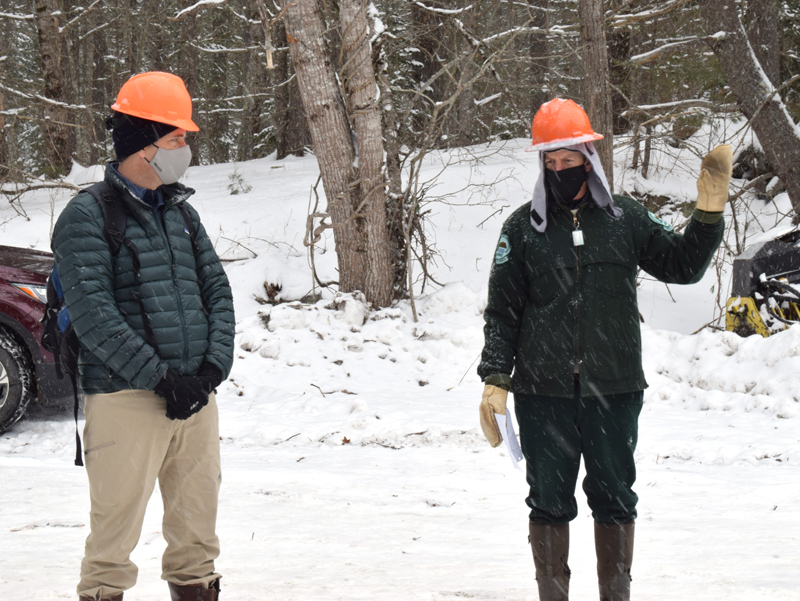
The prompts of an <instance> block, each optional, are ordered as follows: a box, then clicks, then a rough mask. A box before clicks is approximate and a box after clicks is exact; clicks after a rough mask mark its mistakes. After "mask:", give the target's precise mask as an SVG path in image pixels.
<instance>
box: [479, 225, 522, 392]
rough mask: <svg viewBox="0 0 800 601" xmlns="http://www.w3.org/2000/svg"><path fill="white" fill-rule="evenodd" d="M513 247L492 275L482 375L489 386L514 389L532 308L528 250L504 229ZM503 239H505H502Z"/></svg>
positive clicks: (485, 313) (484, 334)
mask: <svg viewBox="0 0 800 601" xmlns="http://www.w3.org/2000/svg"><path fill="white" fill-rule="evenodd" d="M503 235H504V236H506V237H507V238H508V241H509V243H510V253H509V254H508V255H507V260H506V261H502V258H501V259H500V260H499V261H500V262H498V259H497V258H495V259H494V262H493V264H492V271H491V274H490V275H489V302H488V304H487V306H486V310H485V311H484V313H483V318H484V321H485V325H484V327H483V336H484V344H483V353H482V355H481V362H480V364H479V365H478V375H479V376H480V377H481V380H484V381H485V382H486V383H487V384H492V385H494V386H498V387H500V388H506V389H510V387H511V379H510V376H511V373H512V371H513V370H514V356H515V355H516V353H517V339H518V338H519V331H520V328H521V324H522V317H523V315H524V313H525V308H526V306H527V304H528V295H527V292H528V285H527V276H526V275H525V249H524V245H522V244H521V243H520V242H519V240H520V239H521V238H522V236H519V235H515V233H514V228H512V227H508V222H507V223H506V227H504V228H503ZM501 239H502V236H501Z"/></svg>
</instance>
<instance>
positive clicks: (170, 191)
mask: <svg viewBox="0 0 800 601" xmlns="http://www.w3.org/2000/svg"><path fill="white" fill-rule="evenodd" d="M105 179H106V181H107V182H108V183H109V184H111V186H112V187H113V188H114V189H115V190H116V191H117V193H118V194H120V195H121V196H122V198H123V199H124V200H125V201H126V202H127V203H128V204H131V203H132V204H134V205H135V206H141V207H149V206H150V205H148V204H147V203H146V202H145V201H143V200H142V198H141V196H140V194H141V190H142V188H139V187H138V186H136V185H135V184H133V183H131V182H129V181H128V180H127V179H125V178H124V177H122V176H121V175H120V174H119V172H118V171H117V170H116V168H115V167H114V166H112V163H111V162H109V163H108V164H106V173H105ZM158 191H159V192H161V197H162V198H163V199H164V204H166V205H167V206H168V207H169V206H172V205H176V204H179V203H182V202H185V201H186V199H188V198H189V197H190V196H191V195H192V194H194V193H195V190H194V188H189V187H187V186H184V185H183V184H180V183H175V184H169V185H162V186H159V188H158Z"/></svg>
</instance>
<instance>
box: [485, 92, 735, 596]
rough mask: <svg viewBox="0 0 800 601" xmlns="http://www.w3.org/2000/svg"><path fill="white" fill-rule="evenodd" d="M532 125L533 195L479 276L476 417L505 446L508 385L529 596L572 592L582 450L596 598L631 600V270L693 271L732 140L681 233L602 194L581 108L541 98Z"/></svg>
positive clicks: (718, 153)
mask: <svg viewBox="0 0 800 601" xmlns="http://www.w3.org/2000/svg"><path fill="white" fill-rule="evenodd" d="M532 134H533V148H532V149H533V150H538V151H539V154H540V161H541V162H540V176H539V179H538V181H537V182H536V185H535V187H534V196H533V201H532V202H531V204H529V205H528V204H526V205H525V206H523V207H520V208H519V209H518V210H517V211H515V212H514V213H513V214H512V215H511V216H510V217H509V218H508V220H507V221H506V222H505V224H504V225H503V230H502V234H501V236H500V241H499V243H498V246H497V250H496V252H495V258H494V264H493V266H492V271H491V275H490V279H489V302H488V306H487V308H486V311H485V314H484V318H485V322H486V325H485V327H484V336H485V345H484V348H483V355H482V359H481V363H480V365H479V367H478V374H479V375H480V376H481V379H482V380H483V381H484V383H485V389H484V393H483V398H482V400H481V405H480V419H481V426H482V429H483V431H484V434H485V435H486V438H487V439H488V440H489V442H490V443H491V444H492V446H497V445H499V444H500V443H501V442H502V434H501V432H500V430H499V428H498V426H497V421H496V418H495V417H494V414H505V413H506V398H507V395H508V392H509V391H513V392H514V406H515V413H516V416H517V420H518V422H519V428H520V438H521V446H522V452H523V455H524V457H525V461H526V471H527V480H528V484H529V486H530V493H529V495H528V498H527V499H526V503H527V505H528V506H529V507H530V509H531V511H530V524H529V534H530V542H531V547H532V551H533V559H534V566H535V568H536V580H537V584H538V588H539V598H540V599H541V600H542V601H563V600H566V599H568V595H569V577H570V569H569V567H568V563H567V561H568V555H569V522H570V521H571V520H573V519H574V518H575V517H576V516H577V511H578V509H577V503H576V500H575V486H576V484H577V478H578V469H579V466H580V458H581V455H583V458H584V464H585V467H586V478H585V480H584V481H583V489H584V492H585V493H586V496H587V500H588V503H589V507H590V508H591V510H592V515H593V517H594V520H595V546H596V553H597V573H598V581H599V588H600V599H601V601H627V600H628V599H629V598H630V582H631V577H630V569H631V562H632V558H633V534H634V520H635V519H636V502H637V500H638V497H637V496H636V493H634V492H633V489H632V486H633V483H634V480H635V478H636V468H635V465H634V459H633V454H634V450H635V449H636V441H637V435H638V417H639V413H640V411H641V408H642V400H643V394H644V393H643V391H644V388H646V387H647V383H646V382H645V378H644V373H643V371H642V345H641V333H640V328H639V310H638V306H637V301H636V272H637V269H638V268H641V269H643V270H645V271H646V272H648V273H649V274H651V275H652V276H654V277H656V278H658V279H659V280H661V281H664V282H668V283H675V284H690V283H693V282H697V281H698V280H699V279H700V278H701V277H702V275H703V273H704V272H705V270H706V268H707V267H708V265H709V263H710V262H711V259H712V257H713V255H714V252H715V251H716V249H717V247H718V246H719V244H720V241H721V239H722V234H723V230H724V223H723V220H722V212H723V210H724V207H725V202H726V201H727V197H728V186H729V181H730V175H731V162H732V161H731V149H730V146H720V147H718V148H716V149H715V150H714V151H712V152H711V153H710V154H709V155H708V156H707V157H706V158H705V159H704V161H703V166H702V171H701V175H700V179H699V180H698V185H697V187H698V196H697V208H696V209H695V211H694V213H693V215H692V218H691V220H690V221H689V224H688V226H687V227H686V230H685V231H684V232H683V235H681V234H678V233H676V232H674V231H673V229H672V227H671V226H670V225H669V224H667V223H666V222H664V221H662V220H661V219H659V218H658V217H656V216H655V215H653V214H652V213H650V212H649V211H648V210H647V209H645V208H644V207H643V206H641V205H640V204H639V203H637V202H636V201H634V200H633V199H630V198H626V197H623V196H612V195H611V193H610V191H609V186H608V183H607V181H606V178H605V175H604V173H603V169H602V166H601V164H600V161H599V159H598V156H597V153H596V151H595V149H594V146H593V145H592V141H593V140H597V139H600V138H602V136H601V135H599V134H596V133H595V132H594V131H592V128H591V124H590V123H589V118H588V117H587V116H586V113H585V112H584V111H583V109H581V108H580V107H579V106H578V105H577V104H575V103H574V102H572V101H570V100H562V99H555V100H552V101H551V102H548V103H545V104H543V105H542V107H541V108H540V109H539V111H538V112H537V114H536V116H535V117H534V121H533V126H532Z"/></svg>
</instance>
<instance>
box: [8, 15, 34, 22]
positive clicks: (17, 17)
mask: <svg viewBox="0 0 800 601" xmlns="http://www.w3.org/2000/svg"><path fill="white" fill-rule="evenodd" d="M0 19H15V20H17V21H33V19H34V16H33V15H15V14H12V13H0Z"/></svg>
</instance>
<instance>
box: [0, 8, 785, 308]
mask: <svg viewBox="0 0 800 601" xmlns="http://www.w3.org/2000/svg"><path fill="white" fill-rule="evenodd" d="M798 39H800V2H798V1H796V0H792V1H783V2H779V1H777V0H741V1H739V2H731V1H725V0H669V1H667V2H663V1H639V0H610V1H605V2H603V1H602V0H526V1H516V0H443V1H439V0H422V1H411V0H402V1H397V0H379V1H375V2H362V1H360V0H338V2H337V1H335V0H283V3H282V4H281V3H278V2H269V1H268V0H200V1H199V2H192V1H171V0H168V1H163V2H155V1H153V0H86V1H84V2H79V1H73V0H4V1H3V2H2V8H1V9H0V190H1V191H2V193H3V194H4V195H5V197H6V199H7V201H8V202H10V203H11V205H12V206H13V207H14V208H15V210H16V211H17V213H18V214H20V215H22V216H24V214H25V209H24V196H25V194H26V193H27V192H30V191H32V190H36V189H40V188H42V187H61V186H69V185H70V184H68V183H65V181H64V179H63V178H64V176H65V175H66V174H68V173H69V172H70V170H71V169H72V164H73V161H75V162H77V163H79V164H81V165H93V164H98V163H102V162H103V161H106V160H109V159H110V158H112V156H113V152H112V147H111V144H110V135H108V133H107V132H106V131H105V128H104V121H103V117H104V116H105V115H107V114H108V113H109V109H108V106H109V105H110V104H111V103H112V102H113V100H114V98H115V95H116V92H117V90H119V88H120V86H121V85H122V84H123V83H124V82H125V81H126V80H127V79H128V78H129V77H130V76H131V75H133V74H135V73H139V72H142V71H148V70H164V71H170V72H174V73H176V74H178V75H180V76H181V77H182V78H183V79H184V80H185V82H186V84H187V87H188V89H189V92H190V94H191V96H192V98H193V99H194V106H195V117H194V118H195V121H196V122H197V123H198V125H199V126H200V131H199V132H198V133H196V134H193V135H192V139H191V145H192V148H193V155H194V157H193V161H194V164H203V165H206V164H214V163H227V162H238V161H247V160H250V159H256V158H261V157H265V156H268V155H270V154H272V153H276V157H277V159H278V160H282V159H283V158H285V157H287V156H289V155H303V154H305V153H308V152H311V153H314V154H315V155H316V156H317V159H318V161H319V166H320V179H321V182H322V184H323V188H324V194H325V197H326V198H327V205H326V206H325V208H319V206H317V207H316V208H315V209H314V210H313V211H312V212H311V214H310V215H309V222H308V231H307V232H306V244H307V245H311V246H313V244H314V241H315V240H318V239H319V235H320V233H321V232H322V231H324V230H325V229H333V233H334V238H335V241H336V252H337V257H338V263H339V281H338V282H319V283H320V284H321V285H337V286H338V287H339V289H340V290H342V291H345V292H348V291H354V290H361V291H363V292H364V293H365V294H366V297H367V299H368V300H369V301H370V302H371V303H372V304H373V306H387V305H389V304H390V303H391V302H392V301H393V300H394V299H396V298H400V297H403V296H406V295H407V294H408V293H409V290H413V282H414V281H416V280H415V279H414V276H413V273H412V270H413V264H414V262H416V263H417V264H419V265H421V275H422V277H424V278H427V277H430V275H429V273H428V271H427V269H426V266H427V263H428V261H429V260H430V254H431V252H435V249H432V248H431V247H430V245H429V244H428V243H427V241H426V235H425V232H426V228H425V211H424V206H425V202H426V200H428V201H429V200H430V190H431V188H432V185H431V182H430V181H427V182H426V181H422V180H421V179H420V175H419V174H420V170H419V165H420V164H421V161H422V159H423V158H424V156H425V155H426V153H427V152H429V151H431V150H435V149H442V148H453V147H467V146H470V145H474V144H478V143H486V142H491V141H494V140H506V139H511V138H519V137H525V136H527V135H529V133H528V132H529V131H530V130H529V128H530V123H531V119H532V116H533V114H534V113H535V111H536V110H537V109H538V107H539V106H540V105H541V103H542V102H545V101H547V100H549V99H551V98H553V97H556V96H558V97H567V98H572V99H575V100H577V101H578V102H579V103H581V104H582V105H583V106H584V107H585V108H586V109H587V112H588V113H589V115H590V117H591V120H592V123H593V125H594V128H595V130H597V131H599V132H600V133H602V134H604V136H605V139H604V140H603V141H602V142H600V143H599V144H598V150H599V152H600V154H601V156H602V158H603V162H604V166H605V168H606V171H607V173H608V175H609V180H610V181H611V182H612V185H613V182H614V178H613V174H612V168H613V166H612V161H611V155H612V149H613V147H614V144H615V142H614V140H615V135H616V136H620V137H619V140H620V141H619V143H618V144H617V146H619V145H620V144H625V145H632V146H633V152H632V153H630V156H631V157H632V158H631V164H630V165H629V168H630V169H631V170H633V171H634V172H637V173H640V174H641V176H642V178H644V179H647V177H648V171H649V169H650V168H651V161H650V155H651V152H652V150H653V148H655V147H658V148H660V149H667V150H668V149H669V148H670V147H672V148H675V149H681V148H686V146H687V144H688V145H689V146H691V142H690V141H689V140H690V138H691V136H692V134H693V133H694V132H696V131H697V130H698V129H699V128H700V127H701V126H702V125H704V124H708V123H710V122H714V120H715V119H718V118H720V117H725V118H726V119H727V121H726V122H730V121H731V118H733V119H734V120H735V119H736V117H737V116H738V115H741V117H742V119H741V124H742V125H741V126H742V127H743V128H748V127H751V128H752V130H753V133H754V134H756V135H755V136H751V137H750V138H749V139H751V140H752V143H750V144H748V145H745V146H742V145H740V146H739V147H737V148H736V157H735V158H736V165H735V170H734V176H735V177H736V178H740V179H742V181H744V182H745V188H746V190H745V189H742V190H740V191H739V192H738V193H737V194H734V195H733V201H736V200H738V199H739V198H740V197H742V194H743V193H744V192H745V191H747V192H748V195H749V197H753V196H755V197H758V198H760V199H761V200H769V199H771V198H772V197H774V196H775V195H776V194H778V193H780V192H783V191H786V192H788V194H789V197H790V199H791V201H792V206H793V207H794V210H795V213H796V214H800V211H798V208H800V137H798V134H797V128H796V126H795V123H796V122H797V120H798V118H800V57H798V54H797V52H796V48H797V42H798ZM722 141H724V140H722ZM707 150H708V149H705V148H697V149H696V152H697V153H698V154H702V153H704V152H706V151H707ZM237 185H238V184H237V182H236V181H235V180H232V187H231V191H232V192H235V191H236V186H237ZM616 191H618V192H622V193H625V194H630V195H633V196H635V197H637V198H639V200H641V201H642V202H643V203H645V204H646V205H647V206H648V207H650V208H651V209H652V210H654V211H656V212H657V211H659V210H660V209H661V208H662V207H664V206H665V205H670V204H674V202H675V199H672V198H670V197H665V196H653V195H650V194H648V193H647V192H646V191H643V190H640V189H635V188H634V189H623V190H616ZM315 192H316V188H315ZM317 198H318V199H319V195H317ZM670 208H672V209H674V208H675V207H674V206H671V207H670ZM734 219H735V214H734ZM737 245H738V239H737ZM731 250H732V254H733V255H735V254H737V252H740V251H741V248H734V249H731ZM312 254H313V253H312Z"/></svg>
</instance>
